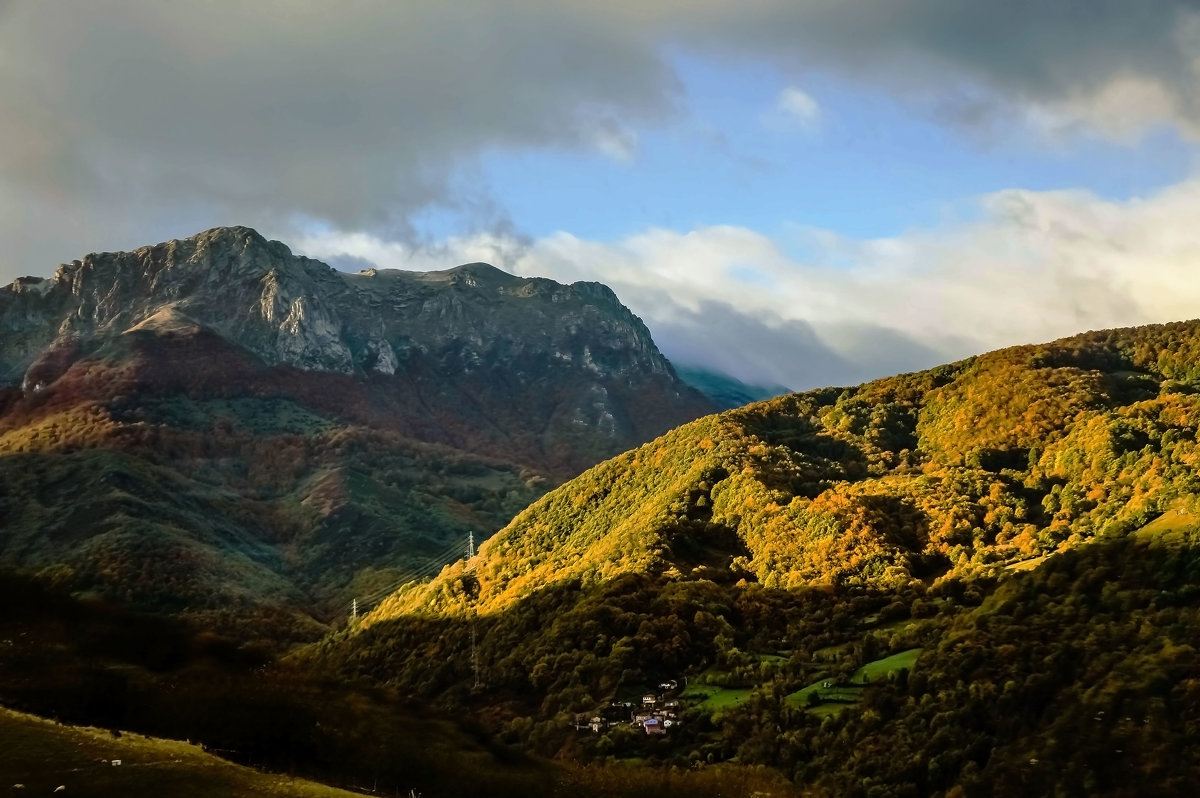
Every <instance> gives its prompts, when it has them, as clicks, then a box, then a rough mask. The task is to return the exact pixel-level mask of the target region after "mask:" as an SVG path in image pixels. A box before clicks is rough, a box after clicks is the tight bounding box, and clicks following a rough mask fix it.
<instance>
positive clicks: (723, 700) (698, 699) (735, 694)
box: [680, 684, 754, 712]
mask: <svg viewBox="0 0 1200 798" xmlns="http://www.w3.org/2000/svg"><path fill="white" fill-rule="evenodd" d="M752 692H754V691H753V689H752V688H750V687H720V686H718V685H715V684H693V685H689V686H688V688H687V690H685V691H684V692H683V694H682V695H681V696H680V698H682V699H683V700H684V701H686V702H688V703H689V704H693V705H695V706H697V707H700V708H701V709H703V710H706V711H708V712H718V711H720V710H722V709H728V708H729V707H731V706H735V705H736V704H740V703H742V702H743V701H746V700H747V699H749V698H750V694H751V693H752Z"/></svg>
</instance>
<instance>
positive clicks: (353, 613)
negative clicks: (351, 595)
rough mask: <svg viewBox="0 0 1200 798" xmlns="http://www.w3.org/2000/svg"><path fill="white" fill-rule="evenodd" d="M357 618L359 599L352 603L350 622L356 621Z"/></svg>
mask: <svg viewBox="0 0 1200 798" xmlns="http://www.w3.org/2000/svg"><path fill="white" fill-rule="evenodd" d="M357 617H358V599H354V600H353V601H351V602H350V620H354V619H355V618H357Z"/></svg>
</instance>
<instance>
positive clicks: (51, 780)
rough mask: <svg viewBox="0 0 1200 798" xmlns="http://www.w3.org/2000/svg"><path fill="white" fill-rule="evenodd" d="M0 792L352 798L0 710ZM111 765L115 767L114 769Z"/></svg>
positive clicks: (152, 742)
mask: <svg viewBox="0 0 1200 798" xmlns="http://www.w3.org/2000/svg"><path fill="white" fill-rule="evenodd" d="M0 740H3V744H0V786H3V787H11V786H12V785H15V784H24V785H25V788H24V789H23V790H14V794H16V792H20V793H21V794H24V795H48V794H50V793H51V792H53V791H54V790H55V789H56V788H58V787H59V786H64V787H65V788H66V790H65V791H64V793H65V794H67V795H72V796H77V795H84V796H100V797H101V798H104V797H105V796H130V795H161V796H172V797H173V798H191V796H195V798H203V797H204V796H213V795H221V796H255V797H256V798H270V797H271V796H280V798H283V797H284V796H288V797H289V798H290V797H291V796H295V798H349V797H350V796H354V795H357V793H353V792H347V791H345V790H338V789H335V788H333V787H327V786H325V785H322V784H317V783H314V782H310V781H304V780H303V779H295V778H291V777H289V776H284V775H279V774H274V773H260V772H259V771H256V770H252V769H250V768H246V767H241V766H239V765H235V764H233V763H231V762H227V761H225V760H223V759H220V758H218V757H215V756H213V755H211V754H207V753H205V752H203V751H202V750H200V748H199V747H197V746H194V745H191V744H189V743H185V742H179V741H175V740H161V739H156V738H150V737H143V736H142V735H135V734H121V735H120V736H116V735H114V734H113V733H112V732H109V731H104V730H101V729H94V728H88V727H83V726H62V725H59V724H57V723H54V722H53V721H48V720H44V719H42V718H38V717H35V716H33V715H26V714H24V713H21V712H14V711H12V710H8V709H3V708H0ZM113 760H120V762H121V764H120V765H119V766H114V765H113V764H111V763H112V761H113Z"/></svg>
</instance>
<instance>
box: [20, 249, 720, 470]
mask: <svg viewBox="0 0 1200 798" xmlns="http://www.w3.org/2000/svg"><path fill="white" fill-rule="evenodd" d="M135 330H136V331H137V332H138V334H139V335H141V336H143V337H145V336H156V335H157V336H161V335H167V334H170V335H173V336H175V337H180V336H187V335H192V336H195V335H198V334H200V333H201V332H204V333H205V334H213V335H215V336H216V339H219V340H224V341H225V342H227V343H228V344H229V345H232V346H233V347H235V348H237V349H239V350H243V351H245V352H248V353H250V354H251V355H253V357H255V358H257V359H258V360H259V361H261V363H262V364H263V366H264V367H266V368H274V367H291V368H295V369H299V370H302V371H304V372H311V373H316V374H333V375H344V376H346V377H351V378H354V379H363V378H379V377H387V378H394V379H402V380H404V381H405V382H406V384H409V385H416V386H417V390H418V391H419V392H420V393H421V394H422V395H425V394H430V395H433V396H435V397H436V398H433V399H429V400H425V399H422V400H421V401H433V402H437V403H444V402H446V401H449V400H448V398H447V397H452V396H453V397H459V395H460V393H461V392H462V391H463V390H465V385H466V383H468V382H469V383H471V385H472V387H471V391H472V392H473V394H485V395H484V396H482V397H479V396H472V397H471V398H469V399H468V398H463V399H462V401H467V402H470V403H472V404H476V405H480V406H483V407H487V406H489V405H490V404H491V402H493V401H498V400H499V397H500V396H504V395H507V397H508V398H509V399H511V400H515V399H516V397H518V396H525V395H526V393H527V392H529V391H534V392H535V393H540V394H543V395H546V396H549V397H553V400H552V401H547V402H546V403H545V406H544V407H543V408H542V409H541V410H540V411H538V414H539V415H540V416H541V417H542V418H543V421H542V422H540V423H541V426H540V427H538V429H541V430H543V433H544V431H545V430H547V429H553V428H556V427H555V425H559V426H561V427H562V428H563V429H564V430H568V431H573V432H572V434H575V433H576V432H578V433H581V434H584V436H585V437H587V436H592V437H597V436H598V437H599V438H601V439H603V440H605V441H607V442H608V443H607V444H606V445H605V447H604V448H605V450H606V451H607V452H609V453H615V452H616V451H620V449H621V448H624V446H625V445H626V444H627V443H629V442H631V441H632V440H633V438H632V437H630V436H634V437H641V435H640V434H637V435H635V430H636V429H638V427H639V426H640V425H641V424H643V423H650V424H651V426H653V427H659V426H660V425H661V423H662V422H666V421H670V423H678V422H679V421H681V420H684V419H685V418H689V417H695V416H696V415H701V414H703V413H705V412H711V411H712V410H713V409H715V408H714V407H713V406H712V405H711V404H710V403H708V402H707V401H706V400H704V399H703V398H701V397H700V395H699V394H697V393H695V392H694V391H693V390H692V389H691V388H689V387H687V386H686V385H684V384H683V383H682V382H680V381H679V379H678V378H677V377H676V375H675V373H674V370H673V369H672V367H671V365H670V363H668V362H667V360H666V358H664V357H663V356H662V354H661V353H660V352H659V351H658V348H657V347H656V346H655V344H654V341H653V339H652V337H651V335H650V332H649V330H647V329H646V327H645V325H644V324H643V323H642V322H641V320H640V319H638V318H637V317H636V316H634V315H633V314H632V313H631V312H630V311H629V310H628V309H627V308H626V307H625V306H623V305H622V304H621V303H620V301H619V300H618V299H617V297H616V295H615V294H613V292H612V291H611V290H609V289H608V288H607V287H606V286H602V285H600V284H598V283H576V284H574V285H563V284H561V283H557V282H554V281H553V280H546V279H542V278H529V277H520V276H516V275H512V274H509V273H507V272H504V271H502V270H500V269H497V268H495V267H494V266H491V265H488V264H486V263H468V264H464V265H462V266H458V267H455V268H453V269H447V270H444V271H432V272H411V271H402V270H396V269H369V270H366V271H363V272H359V273H357V274H349V273H344V272H339V271H337V270H335V269H333V268H331V267H330V266H328V265H326V264H324V263H321V262H320V261H317V260H313V259H311V258H306V257H301V256H297V255H294V254H293V253H292V252H291V251H290V250H289V249H288V247H287V246H285V245H284V244H282V243H280V242H278V241H269V240H267V239H266V238H264V237H263V236H261V235H260V234H259V233H258V232H256V231H255V230H252V229H250V228H247V227H219V228H214V229H211V230H206V231H204V232H202V233H199V234H197V235H194V236H191V237H189V238H185V239H180V240H172V241H165V242H162V243H159V244H155V245H152V246H146V247H140V248H138V249H135V250H133V251H131V252H108V253H94V254H90V255H87V256H85V257H83V258H81V259H79V260H76V261H72V262H71V263H67V264H64V265H62V266H61V267H59V269H58V271H57V273H56V274H55V276H54V277H53V278H52V279H51V280H37V279H36V278H24V279H22V280H18V281H16V282H15V283H13V284H12V285H10V286H8V287H7V289H0V387H3V386H5V385H8V386H24V387H29V386H38V387H39V388H41V387H44V386H46V385H49V384H50V383H51V382H53V380H54V379H55V378H56V376H57V375H58V374H60V373H62V371H63V369H64V368H67V367H69V365H70V363H72V362H74V361H75V360H77V359H78V358H80V357H87V356H89V355H90V354H91V353H94V352H96V351H98V350H99V349H101V348H102V347H104V346H105V345H106V342H110V341H114V340H116V339H118V338H120V337H121V336H122V335H124V334H126V333H127V332H131V331H135ZM48 364H52V365H48ZM406 390H408V389H406ZM486 394H494V395H495V397H494V398H493V397H491V396H486ZM652 394H653V395H654V396H656V397H658V398H657V400H656V401H659V402H663V401H665V402H666V405H665V406H664V407H663V408H662V410H661V411H659V410H650V411H648V412H649V417H650V418H651V419H654V420H652V421H650V422H646V421H645V420H644V419H641V418H635V417H634V414H632V413H631V412H630V408H629V407H626V406H625V404H626V403H627V402H628V401H629V400H630V397H634V396H639V397H643V398H644V397H648V396H650V395H652ZM622 397H624V398H622ZM453 401H459V398H455V399H453ZM522 401H524V400H522ZM638 401H641V399H639V400H638ZM673 408H675V409H673ZM685 408H686V409H685ZM676 409H678V410H679V411H680V412H676ZM484 415H485V416H489V417H490V416H491V415H492V411H491V410H487V411H486V412H485V413H484ZM639 415H645V414H639ZM660 416H661V418H659V417H660ZM488 423H491V422H488ZM547 424H549V425H550V426H549V427H547V426H546V425H547ZM663 428H665V427H663ZM659 431H661V430H659ZM544 434H545V433H544Z"/></svg>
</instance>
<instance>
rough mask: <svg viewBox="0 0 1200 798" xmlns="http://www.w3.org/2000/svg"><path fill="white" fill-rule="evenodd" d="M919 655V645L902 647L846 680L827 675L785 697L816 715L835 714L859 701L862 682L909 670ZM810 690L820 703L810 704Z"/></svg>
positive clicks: (868, 664)
mask: <svg viewBox="0 0 1200 798" xmlns="http://www.w3.org/2000/svg"><path fill="white" fill-rule="evenodd" d="M919 656H921V649H919V648H913V649H909V650H908V651H901V652H900V653H899V654H893V655H892V656H890V657H884V658H883V659H877V660H875V661H874V662H868V663H867V664H866V665H863V666H862V667H861V668H859V669H858V670H856V671H855V672H854V673H853V674H852V675H851V676H850V680H849V681H848V682H845V683H840V684H839V683H835V682H833V680H831V679H828V678H826V679H821V680H820V681H816V682H813V683H812V684H810V685H808V686H807V687H803V688H801V689H799V690H797V691H796V692H794V693H792V694H791V695H789V696H788V697H787V700H788V701H790V702H791V703H793V704H795V705H797V706H801V707H808V709H809V711H810V712H812V713H813V714H815V715H817V716H819V717H824V716H826V715H836V714H837V713H839V712H841V711H842V710H843V709H845V708H846V706H847V705H848V704H852V703H854V702H856V701H858V699H859V697H860V695H861V694H862V689H863V685H865V684H869V683H871V682H873V681H876V680H877V679H886V678H887V677H888V675H889V674H891V673H894V672H896V671H899V670H904V669H907V670H909V671H911V670H912V669H913V665H915V664H916V661H917V657H919ZM826 684H830V685H831V686H829V687H825V686H824V685H826ZM813 693H817V694H819V695H820V697H821V703H820V704H817V705H816V706H813V707H809V706H808V702H809V696H811V695H812V694H813Z"/></svg>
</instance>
